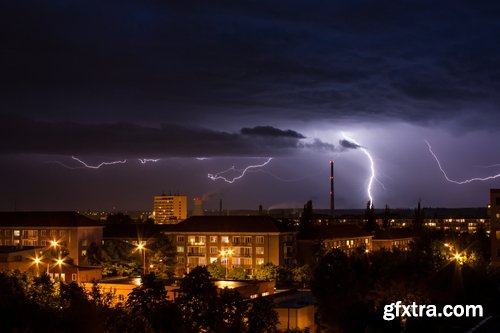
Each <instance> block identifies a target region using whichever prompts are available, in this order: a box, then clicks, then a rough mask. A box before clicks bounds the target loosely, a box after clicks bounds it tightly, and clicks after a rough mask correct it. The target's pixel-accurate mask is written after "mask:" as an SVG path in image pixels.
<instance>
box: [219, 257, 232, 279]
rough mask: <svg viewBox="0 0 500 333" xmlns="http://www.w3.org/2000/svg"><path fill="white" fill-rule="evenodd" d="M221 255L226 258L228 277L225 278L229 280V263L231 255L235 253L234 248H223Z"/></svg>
mask: <svg viewBox="0 0 500 333" xmlns="http://www.w3.org/2000/svg"><path fill="white" fill-rule="evenodd" d="M220 255H221V257H222V258H225V259H226V260H225V261H226V277H225V279H226V280H227V270H228V268H227V266H228V264H229V257H230V256H232V255H233V250H232V249H227V250H221V251H220Z"/></svg>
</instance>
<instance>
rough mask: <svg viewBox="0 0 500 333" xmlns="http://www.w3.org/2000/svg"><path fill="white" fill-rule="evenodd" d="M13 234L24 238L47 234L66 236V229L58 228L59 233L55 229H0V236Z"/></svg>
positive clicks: (45, 235)
mask: <svg viewBox="0 0 500 333" xmlns="http://www.w3.org/2000/svg"><path fill="white" fill-rule="evenodd" d="M12 235H14V237H20V236H21V235H22V237H24V238H30V237H38V235H40V237H47V236H52V237H56V236H58V235H59V236H60V237H64V236H66V230H59V233H58V231H57V230H11V229H5V230H4V229H0V237H11V236H12Z"/></svg>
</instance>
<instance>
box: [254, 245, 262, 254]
mask: <svg viewBox="0 0 500 333" xmlns="http://www.w3.org/2000/svg"><path fill="white" fill-rule="evenodd" d="M255 254H259V255H263V254H264V248H263V247H256V248H255Z"/></svg>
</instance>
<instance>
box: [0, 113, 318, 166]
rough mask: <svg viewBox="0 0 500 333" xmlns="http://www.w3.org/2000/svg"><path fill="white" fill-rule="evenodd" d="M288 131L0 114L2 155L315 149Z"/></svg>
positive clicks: (190, 153) (219, 153)
mask: <svg viewBox="0 0 500 333" xmlns="http://www.w3.org/2000/svg"><path fill="white" fill-rule="evenodd" d="M304 138H305V137H304V136H303V135H302V134H300V133H298V132H296V131H293V130H281V129H279V128H275V127H271V126H258V127H254V128H244V129H242V130H241V133H230V132H224V131H218V130H213V129H208V128H202V127H197V126H181V125H178V124H162V125H161V126H160V127H145V126H139V125H135V124H130V123H124V122H123V123H109V124H106V123H100V124H82V123H74V122H42V121H34V120H30V119H27V118H21V117H15V116H3V117H0V151H1V152H2V153H3V154H31V153H33V154H58V155H91V154H94V155H121V156H151V155H154V156H160V157H161V156H186V157H189V156H200V155H204V156H206V155H210V156H243V155H273V156H274V155H283V154H287V153H291V152H293V151H296V150H297V149H303V148H307V149H315V150H316V149H317V148H318V147H316V146H317V144H316V145H313V146H308V145H307V144H302V143H300V142H299V141H300V140H301V139H304Z"/></svg>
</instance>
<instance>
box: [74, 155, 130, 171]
mask: <svg viewBox="0 0 500 333" xmlns="http://www.w3.org/2000/svg"><path fill="white" fill-rule="evenodd" d="M71 158H72V159H74V160H75V161H77V162H79V163H81V164H82V165H83V166H84V167H86V168H89V169H100V168H101V167H102V166H105V165H115V164H124V163H127V160H121V161H113V162H102V163H100V164H98V165H89V164H87V163H85V162H84V161H82V160H81V159H79V158H77V157H75V156H71Z"/></svg>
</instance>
